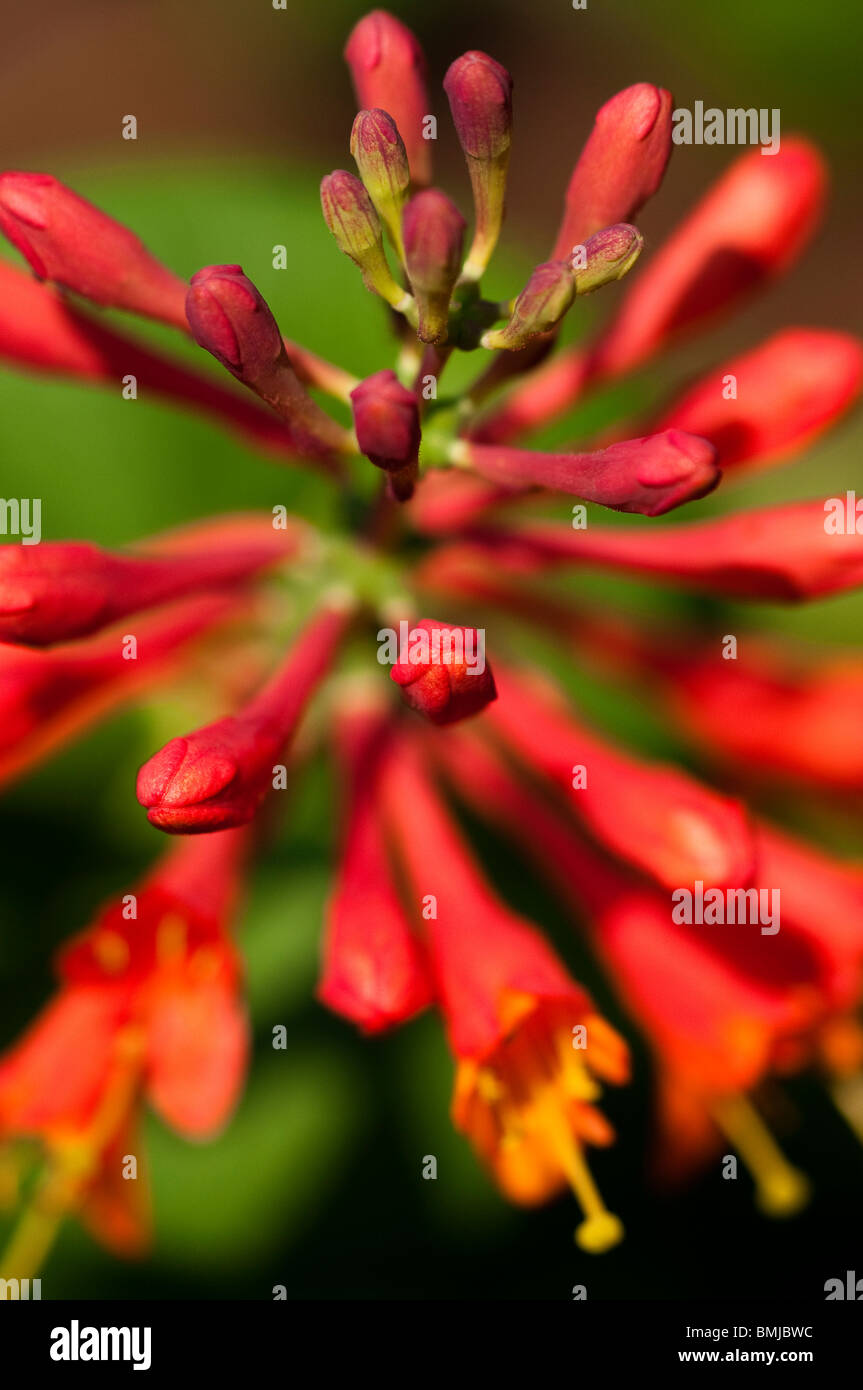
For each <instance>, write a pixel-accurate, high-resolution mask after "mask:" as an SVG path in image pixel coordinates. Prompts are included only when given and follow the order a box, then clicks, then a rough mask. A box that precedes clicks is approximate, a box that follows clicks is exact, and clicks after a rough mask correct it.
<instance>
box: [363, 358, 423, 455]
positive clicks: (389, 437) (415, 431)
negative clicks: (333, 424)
mask: <svg viewBox="0 0 863 1390" xmlns="http://www.w3.org/2000/svg"><path fill="white" fill-rule="evenodd" d="M351 406H352V407H353V412H354V429H355V430H356V435H357V443H358V444H359V446H360V449H361V451H362V453H364V454H365V456H366V458H367V459H369V460H370V462H371V463H373V464H375V466H376V467H377V468H383V469H386V471H387V472H388V473H395V472H398V471H400V470H401V469H403V468H404V467H405V466H406V465H407V464H409V463H411V462H413V460H415V459H416V457H417V454H418V453H419V445H420V416H419V406H418V405H417V398H416V396H415V395H414V393H413V392H412V391H409V390H408V389H407V387H406V386H402V384H401V382H400V381H399V380H398V378H397V376H396V374H395V372H391V371H381V372H375V373H374V375H373V376H370V377H366V379H365V381H361V382H360V384H359V386H357V387H356V388H355V389H354V390H353V391H352V392H351Z"/></svg>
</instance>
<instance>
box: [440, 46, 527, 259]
mask: <svg viewBox="0 0 863 1390" xmlns="http://www.w3.org/2000/svg"><path fill="white" fill-rule="evenodd" d="M443 86H444V91H445V92H446V94H447V97H448V98H449V105H450V110H451V112H452V118H453V123H454V125H455V128H456V131H457V132H458V138H459V143H460V144H461V147H462V150H463V151H464V157H465V159H466V160H467V167H468V173H469V174H470V182H471V188H472V190H473V203H474V213H475V218H476V225H475V228H474V234H473V242H472V244H471V248H470V251H469V252H468V257H467V260H466V261H465V265H464V272H463V275H464V278H465V279H466V280H479V279H481V278H482V275H483V273H484V271H485V269H486V267H487V266H488V263H489V261H490V260H491V257H492V253H493V252H494V248H495V246H496V245H497V239H498V237H499V236H500V229H501V225H502V223H503V214H504V200H505V196H506V175H507V169H508V167H509V149H510V143H511V140H512V78H511V77H510V75H509V73H508V72H507V70H506V68H504V67H502V66H501V64H500V63H496V62H495V60H494V58H490V57H489V56H488V54H487V53H480V52H478V51H471V52H469V53H463V54H462V56H461V57H460V58H456V60H455V62H454V63H451V64H450V66H449V68H448V69H447V74H446V77H445V78H444V83H443Z"/></svg>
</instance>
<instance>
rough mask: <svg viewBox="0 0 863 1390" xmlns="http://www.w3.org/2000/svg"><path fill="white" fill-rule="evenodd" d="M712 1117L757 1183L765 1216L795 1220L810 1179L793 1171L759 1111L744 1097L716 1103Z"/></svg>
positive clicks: (807, 1191)
mask: <svg viewBox="0 0 863 1390" xmlns="http://www.w3.org/2000/svg"><path fill="white" fill-rule="evenodd" d="M713 1115H714V1118H715V1120H716V1123H717V1124H718V1125H719V1127H720V1129H721V1130H723V1132H724V1133H725V1134H726V1135H727V1136H728V1138H729V1140H730V1141H731V1143H732V1144H733V1145H734V1147H735V1149H737V1151H738V1153H739V1154H740V1157H741V1158H742V1159H743V1162H744V1163H745V1164H746V1166H747V1168H748V1169H749V1171H750V1173H751V1174H752V1178H753V1181H754V1183H755V1201H756V1204H757V1206H758V1207H759V1209H760V1210H761V1211H763V1212H764V1214H765V1216H777V1217H785V1216H796V1214H797V1213H798V1212H799V1211H801V1210H802V1208H803V1207H805V1206H806V1203H807V1202H808V1201H809V1195H810V1186H809V1179H808V1178H807V1177H806V1176H805V1174H803V1173H801V1172H800V1171H799V1169H797V1168H794V1167H792V1165H791V1164H790V1163H789V1162H788V1160H787V1158H786V1157H785V1155H784V1154H783V1152H782V1150H781V1149H780V1148H779V1146H778V1144H777V1143H776V1141H775V1139H774V1138H773V1135H772V1134H771V1133H770V1130H769V1129H768V1128H767V1126H766V1125H765V1123H764V1121H763V1120H762V1118H761V1116H760V1115H759V1114H758V1112H757V1110H755V1108H754V1107H753V1106H752V1105H750V1103H749V1101H748V1100H746V1099H745V1097H744V1096H740V1095H735V1096H726V1097H725V1098H724V1099H723V1100H721V1101H716V1102H715V1104H714V1107H713Z"/></svg>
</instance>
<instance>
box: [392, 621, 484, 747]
mask: <svg viewBox="0 0 863 1390" xmlns="http://www.w3.org/2000/svg"><path fill="white" fill-rule="evenodd" d="M390 676H391V678H392V679H393V680H394V681H395V683H396V685H399V686H401V689H402V695H403V697H404V700H405V703H406V704H408V705H410V707H411V709H415V710H416V711H417V712H418V713H419V714H424V715H425V716H426V718H427V719H430V720H431V722H432V723H433V724H453V723H455V722H456V721H457V720H459V719H467V718H469V717H470V715H472V714H479V712H480V710H483V709H485V707H486V705H488V704H490V703H491V701H492V700H496V699H497V690H496V689H495V684H494V676H493V675H492V673H491V667H489V666H487V665H486V662H485V638H484V634H483V636H482V637H481V636H480V634H479V633H478V632H477V630H476V628H473V627H453V626H451V625H448V624H446V623H439V622H437V621H436V620H435V619H432V618H424V619H423V620H422V622H419V623H416V624H415V625H414V626H413V627H412V628H411V630H410V632H409V633H408V642H407V650H406V651H405V652H404V653H402V652H401V651H400V652H399V660H398V661H397V662H396V663H395V665H394V666H393V669H392V671H391V672H390Z"/></svg>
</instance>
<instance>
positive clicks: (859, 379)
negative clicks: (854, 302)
mask: <svg viewBox="0 0 863 1390" xmlns="http://www.w3.org/2000/svg"><path fill="white" fill-rule="evenodd" d="M861 383H863V344H861V343H860V341H859V339H857V338H853V337H852V336H851V334H850V333H833V332H829V331H827V330H823V329H811V328H788V329H785V330H783V331H782V332H780V333H776V334H774V335H773V337H771V338H768V339H767V341H766V342H765V343H762V344H761V345H760V346H759V347H757V348H754V349H753V350H752V351H751V352H747V353H744V354H743V355H742V356H740V357H736V358H733V359H732V360H731V361H730V362H726V363H725V364H724V365H723V366H722V367H718V368H717V369H716V370H715V371H713V372H710V373H709V374H708V375H707V376H705V377H702V378H701V380H700V381H698V382H696V384H695V385H694V386H692V387H691V388H690V389H689V390H688V391H686V392H685V394H684V395H683V396H682V397H681V398H680V399H679V400H677V401H675V402H674V403H673V404H672V405H670V406H669V407H668V409H667V410H665V411H663V413H662V415H661V416H660V418H659V421H658V423H657V425H656V428H657V429H680V430H688V431H690V432H691V433H692V434H700V435H703V436H704V438H705V439H709V440H710V441H711V443H713V444H714V445H715V446H716V449H717V451H718V454H719V460H718V461H719V465H720V467H721V468H723V469H727V468H731V467H733V468H735V469H742V468H743V467H744V466H746V467H747V468H753V467H755V466H758V467H763V466H764V465H765V464H768V463H775V462H777V461H778V460H781V459H784V458H787V457H788V455H790V454H795V453H798V452H799V451H800V450H801V449H803V448H805V447H806V446H807V445H809V444H811V443H812V441H813V440H814V439H816V438H817V437H818V436H819V435H820V434H822V433H823V432H824V430H827V429H829V428H830V427H831V426H832V425H833V424H835V422H836V421H837V420H838V419H839V417H840V416H841V415H843V414H844V413H845V411H846V410H848V409H849V408H850V406H851V405H852V404H853V402H854V401H855V400H856V399H857V397H858V396H859V394H860V387H861Z"/></svg>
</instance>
